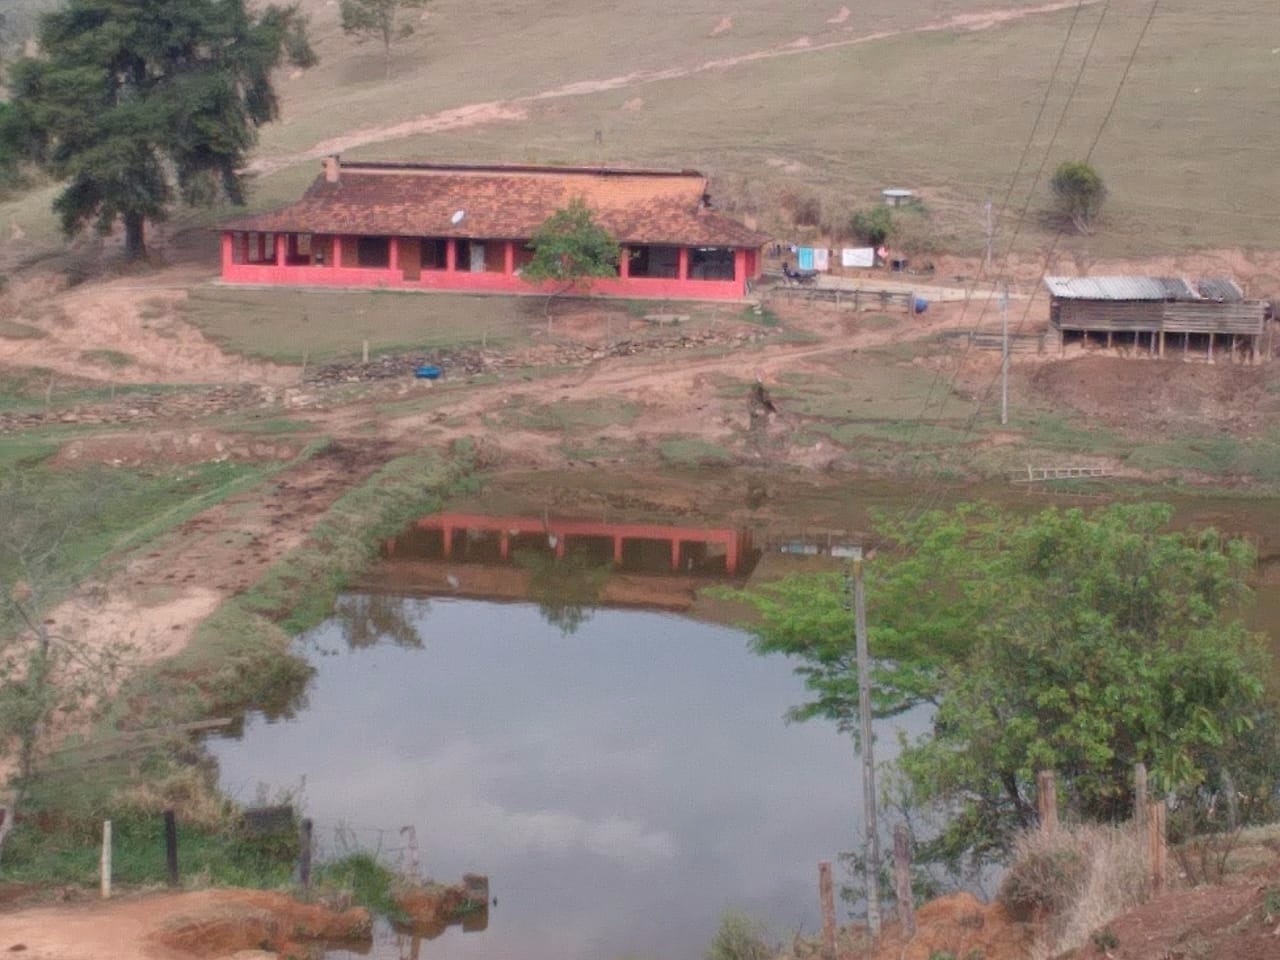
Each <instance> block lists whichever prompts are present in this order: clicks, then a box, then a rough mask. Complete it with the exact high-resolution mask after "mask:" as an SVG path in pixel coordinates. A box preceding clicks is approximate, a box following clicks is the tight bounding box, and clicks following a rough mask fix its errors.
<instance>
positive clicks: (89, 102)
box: [5, 0, 315, 258]
mask: <svg viewBox="0 0 1280 960" xmlns="http://www.w3.org/2000/svg"><path fill="white" fill-rule="evenodd" d="M39 40H40V54H39V56H37V57H25V58H22V59H20V60H18V61H16V62H15V63H14V64H13V66H12V67H11V69H10V92H11V100H12V109H13V110H14V111H15V113H16V116H15V117H14V118H13V122H11V123H9V124H7V133H6V136H5V141H6V142H7V143H8V145H9V149H10V150H13V149H18V150H20V151H21V152H22V153H23V154H24V155H26V156H28V157H29V158H30V159H31V160H33V161H34V162H35V163H37V164H38V165H39V166H41V167H42V168H44V169H45V170H47V171H48V172H49V173H50V174H51V175H52V176H54V177H55V178H57V179H59V180H62V181H66V187H65V188H64V189H63V191H62V192H61V193H60V194H59V195H58V197H57V199H56V200H55V201H54V210H55V211H56V212H57V213H58V214H59V216H60V218H61V221H62V227H63V229H64V230H65V231H66V232H67V233H68V234H73V233H76V232H78V231H79V230H81V229H83V228H84V227H85V226H87V225H89V224H90V223H92V224H93V225H95V226H96V227H97V229H98V230H100V231H102V232H107V231H109V230H111V228H112V227H113V226H114V224H115V223H116V222H117V221H119V222H121V223H122V224H123V226H124V235H125V252H126V255H127V256H128V257H130V258H136V257H141V256H143V255H144V254H145V252H146V244H145V233H144V230H145V224H146V222H147V221H148V220H150V221H152V222H155V221H159V220H163V219H164V218H165V216H166V214H167V212H168V210H169V208H170V206H171V205H172V203H173V202H174V200H175V196H178V197H180V198H181V199H182V200H183V201H185V202H187V203H193V204H208V203H211V202H213V201H214V200H215V199H216V198H217V197H219V196H220V195H225V196H226V197H228V198H229V199H230V200H231V201H232V202H235V203H241V202H243V200H244V191H243V184H242V181H241V175H240V170H241V169H242V168H243V167H244V165H245V162H246V159H247V156H248V152H249V149H250V148H251V147H252V146H253V144H254V142H255V141H256V138H257V128H258V127H260V126H261V125H262V124H264V123H268V122H269V121H271V120H274V119H275V118H276V116H277V115H278V113H279V103H278V101H277V98H276V93H275V89H274V87H273V84H272V72H273V71H274V70H275V68H276V67H278V66H279V65H280V64H281V63H283V62H284V61H285V60H286V59H287V60H288V61H289V62H291V63H294V64H297V65H299V66H307V65H310V64H312V63H314V61H315V58H314V56H313V54H312V53H311V49H310V47H309V46H308V44H307V39H306V31H305V21H304V18H303V17H302V16H301V15H300V14H299V12H298V9H297V7H296V6H292V7H276V6H268V7H266V8H265V9H264V10H263V11H262V12H261V13H250V12H249V10H248V9H247V7H246V3H245V0H67V2H66V4H65V6H63V7H62V8H61V9H60V10H58V11H56V12H54V13H50V14H47V15H46V16H44V17H42V18H41V20H40V28H39Z"/></svg>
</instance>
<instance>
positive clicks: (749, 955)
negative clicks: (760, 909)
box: [706, 910, 777, 960]
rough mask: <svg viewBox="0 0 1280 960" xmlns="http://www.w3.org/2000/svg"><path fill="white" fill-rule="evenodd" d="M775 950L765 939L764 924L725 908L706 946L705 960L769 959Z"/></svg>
mask: <svg viewBox="0 0 1280 960" xmlns="http://www.w3.org/2000/svg"><path fill="white" fill-rule="evenodd" d="M776 952H777V951H776V950H775V949H774V948H773V947H772V946H770V945H769V941H768V940H767V939H766V936H765V929H764V924H762V923H761V922H760V921H759V920H757V919H755V918H754V917H749V916H747V915H746V914H744V913H738V912H736V911H733V910H727V911H725V912H724V914H722V915H721V917H720V929H719V930H717V931H716V935H715V937H714V939H712V941H711V946H709V947H707V953H706V960H769V958H771V957H772V956H773V955H774V954H775V953H776Z"/></svg>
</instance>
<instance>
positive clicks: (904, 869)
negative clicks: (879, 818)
mask: <svg viewBox="0 0 1280 960" xmlns="http://www.w3.org/2000/svg"><path fill="white" fill-rule="evenodd" d="M893 889H894V896H895V897H896V899H897V901H898V918H899V919H900V920H901V921H902V932H903V933H904V934H905V935H906V936H908V937H914V936H915V933H916V905H915V900H914V898H913V896H912V893H911V837H910V835H909V834H908V833H907V826H906V824H904V823H900V824H898V825H897V826H896V827H894V828H893Z"/></svg>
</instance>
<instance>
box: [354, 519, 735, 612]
mask: <svg viewBox="0 0 1280 960" xmlns="http://www.w3.org/2000/svg"><path fill="white" fill-rule="evenodd" d="M386 557H387V561H388V562H387V563H385V564H384V565H383V567H382V568H381V569H380V570H379V571H378V575H377V576H378V586H379V588H380V589H395V590H397V591H409V592H414V593H426V594H430V593H458V594H461V595H464V596H484V597H490V598H498V599H512V600H514V599H525V598H527V596H528V590H529V578H530V574H529V563H528V562H524V563H522V562H520V561H521V560H522V559H523V560H525V561H528V560H529V558H534V559H539V558H541V559H542V560H552V561H554V560H564V559H566V558H569V559H571V560H573V561H574V563H576V564H579V565H583V566H586V567H594V568H599V567H608V568H609V569H610V574H609V576H608V579H607V580H606V582H605V583H604V587H603V591H602V594H601V597H600V600H601V602H603V603H605V604H615V605H623V606H655V607H667V608H675V609H682V608H685V607H687V606H689V604H691V603H692V601H693V597H694V593H695V591H696V590H697V589H698V588H699V587H701V586H704V585H705V584H706V582H707V581H709V580H717V579H723V580H730V579H735V578H742V577H745V576H747V575H748V574H750V572H751V569H752V567H753V566H754V565H755V561H756V559H757V557H758V551H755V550H753V548H752V545H751V535H750V533H749V532H748V531H746V530H736V529H730V528H708V527H678V526H664V525H656V524H638V523H607V522H603V521H587V520H556V519H550V518H547V519H544V518H541V517H488V516H482V515H477V514H462V513H441V514H435V515H433V516H429V517H423V518H422V519H420V520H418V521H417V522H416V523H415V524H414V525H413V526H412V527H411V528H410V529H409V530H408V531H406V532H405V533H403V534H401V535H400V536H399V537H396V538H395V539H393V540H390V541H388V543H387V544H386Z"/></svg>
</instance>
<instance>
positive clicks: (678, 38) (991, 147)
mask: <svg viewBox="0 0 1280 960" xmlns="http://www.w3.org/2000/svg"><path fill="white" fill-rule="evenodd" d="M35 5H36V4H32V3H27V4H25V6H27V7H31V6H35ZM304 6H305V7H307V9H308V10H309V12H310V13H311V15H312V32H313V34H314V37H315V42H316V46H317V49H318V50H319V53H320V55H321V58H322V62H321V64H320V66H319V67H317V68H315V69H313V70H311V71H308V72H307V73H305V74H303V75H300V76H293V75H282V76H281V77H280V78H279V82H280V92H281V94H282V101H283V114H282V118H281V120H280V122H278V123H275V124H272V125H269V126H268V127H266V128H264V130H263V133H262V140H261V144H260V148H259V151H258V156H259V157H260V158H261V159H263V160H265V161H268V162H271V163H274V164H277V165H278V164H279V163H281V162H284V164H285V165H284V167H283V168H281V169H278V170H277V171H276V172H274V173H271V174H269V175H265V176H263V177H261V178H259V179H258V180H257V181H256V182H255V184H254V185H253V188H252V190H251V204H252V206H253V207H255V208H262V207H270V206H274V205H278V204H280V203H283V202H287V201H288V200H291V199H293V198H295V197H296V196H297V195H298V193H299V192H300V191H301V189H302V188H303V186H305V184H306V183H307V182H309V181H310V179H311V178H312V177H313V176H314V174H315V171H316V163H315V161H314V160H305V161H303V160H298V159H296V155H297V154H299V153H300V152H303V151H308V150H314V149H315V148H316V147H317V145H318V144H322V143H323V142H324V141H326V140H329V139H331V138H334V137H340V136H345V135H349V134H351V133H352V132H354V131H362V130H370V129H383V128H387V127H390V126H392V125H394V124H397V123H404V122H405V121H411V120H413V119H415V118H419V117H423V116H428V115H431V114H434V113H437V112H439V111H442V110H450V109H455V108H458V107H462V106H466V105H471V104H483V103H488V102H494V101H504V100H512V99H519V98H530V99H527V100H525V101H524V102H522V103H521V104H520V106H521V107H522V108H523V109H525V110H526V111H527V114H528V115H527V118H526V119H524V120H521V121H510V122H501V123H491V124H486V125H479V126H470V127H466V126H463V127H458V128H454V129H450V130H443V131H439V132H435V133H431V134H422V135H416V136H407V137H405V136H395V137H394V138H391V139H384V140H382V141H380V142H375V143H370V144H368V145H365V146H357V147H353V148H348V149H346V150H345V153H346V154H347V155H349V156H351V157H381V158H387V157H396V158H406V157H422V158H430V159H437V160H446V159H453V160H471V161H476V160H489V161H545V162H588V163H597V162H601V163H619V164H660V165H663V166H696V167H700V168H702V169H705V170H707V171H709V172H711V173H713V174H715V175H716V177H717V190H718V196H719V199H720V200H721V201H722V202H724V203H725V204H726V205H727V206H729V207H731V208H733V209H738V210H741V211H743V212H748V211H755V212H758V213H759V214H760V215H761V220H762V223H765V224H766V225H767V224H770V223H772V224H773V225H775V226H777V225H778V220H777V218H776V217H772V216H771V214H772V213H773V212H774V211H775V210H776V208H777V203H778V201H779V199H780V198H782V197H783V196H784V195H785V194H786V193H788V192H791V193H793V194H794V193H796V192H802V193H803V192H808V193H811V194H813V195H814V196H817V197H818V198H819V199H820V200H821V201H822V203H823V219H824V221H826V222H828V223H830V224H833V225H839V224H841V223H843V222H844V221H845V220H847V217H848V215H849V213H851V212H852V211H853V210H855V209H858V208H859V207H862V206H865V205H867V204H869V203H871V202H874V201H875V199H876V198H877V197H878V190H879V189H880V188H881V187H884V186H887V185H890V184H892V185H899V186H908V187H912V188H914V189H916V190H918V191H919V192H920V194H921V195H922V196H923V197H924V198H925V201H926V204H927V206H928V209H929V210H930V213H931V217H932V220H931V223H932V228H933V231H934V234H935V239H937V240H940V241H941V242H942V243H943V244H945V245H948V246H953V247H956V248H959V249H963V250H969V251H974V250H977V249H978V247H979V246H980V244H981V242H982V206H983V204H984V202H985V201H986V199H987V198H988V196H990V197H992V198H993V199H994V201H995V203H996V205H997V207H999V206H1001V205H1002V203H1003V201H1004V198H1005V195H1006V193H1009V196H1010V206H1009V210H1008V216H1007V217H1006V219H1005V220H1004V221H1003V222H1002V229H1001V231H1000V241H1001V243H1002V244H1006V245H1007V244H1011V243H1012V244H1014V245H1015V246H1016V247H1017V248H1019V249H1020V250H1022V251H1024V252H1027V251H1040V250H1042V249H1044V248H1045V247H1046V246H1047V245H1048V244H1050V243H1051V242H1053V230H1052V228H1051V226H1050V225H1049V224H1047V223H1046V222H1043V212H1044V209H1045V205H1046V203H1047V200H1048V192H1047V188H1046V186H1045V183H1044V180H1043V178H1042V179H1041V181H1040V182H1039V183H1038V185H1035V187H1034V189H1033V180H1034V179H1035V173H1036V171H1037V169H1038V168H1039V166H1040V164H1041V162H1042V160H1045V161H1047V163H1048V168H1047V169H1049V170H1051V169H1052V166H1053V165H1054V164H1056V163H1057V162H1058V161H1060V160H1062V159H1066V158H1079V157H1083V156H1085V155H1086V154H1087V153H1088V151H1089V149H1090V145H1091V144H1092V142H1093V140H1094V138H1095V137H1098V143H1097V147H1096V150H1095V152H1094V154H1093V159H1094V161H1095V163H1096V165H1097V166H1098V168H1099V169H1100V171H1101V172H1102V174H1103V176H1104V177H1105V179H1106V181H1107V183H1108V185H1109V186H1110V189H1111V198H1110V200H1109V201H1108V204H1107V206H1106V208H1105V211H1104V216H1103V221H1102V223H1101V225H1100V227H1099V229H1098V230H1097V232H1096V234H1095V235H1094V236H1093V237H1092V238H1089V239H1087V240H1086V239H1082V238H1076V237H1068V238H1065V239H1064V240H1063V241H1062V246H1063V249H1064V250H1065V251H1067V252H1074V253H1077V254H1081V255H1085V256H1087V257H1098V256H1108V255H1138V256H1140V255H1144V254H1152V253H1167V252H1177V251H1183V250H1190V249H1199V248H1216V247H1226V246H1243V247H1264V246H1270V245H1274V242H1275V241H1274V223H1275V219H1274V216H1273V215H1272V214H1270V213H1269V212H1268V211H1269V210H1270V209H1272V208H1274V207H1275V206H1276V205H1277V203H1278V202H1280V178H1277V177H1275V175H1274V171H1273V169H1272V168H1273V164H1272V163H1271V162H1270V160H1269V156H1270V152H1271V151H1272V150H1273V146H1272V144H1271V137H1272V132H1273V131H1272V126H1273V124H1272V123H1271V121H1270V118H1271V116H1272V112H1273V111H1272V107H1271V104H1272V100H1273V95H1274V78H1275V71H1276V69H1277V63H1278V62H1280V61H1278V60H1277V57H1278V56H1280V55H1277V54H1275V53H1273V50H1274V49H1275V48H1276V46H1275V45H1276V42H1277V41H1276V28H1277V27H1280V10H1278V9H1277V8H1276V6H1275V4H1274V3H1273V2H1272V0H1224V2H1222V3H1218V4H1213V5H1211V6H1206V5H1204V4H1202V3H1198V2H1196V0H1164V2H1162V3H1161V4H1160V5H1159V7H1158V8H1157V13H1156V16H1155V19H1154V20H1153V21H1152V23H1151V26H1150V29H1149V30H1148V31H1147V32H1146V34H1145V36H1142V42H1141V44H1140V45H1138V41H1139V37H1140V35H1142V33H1143V27H1144V22H1145V18H1146V15H1147V13H1148V11H1149V10H1150V9H1151V8H1150V5H1149V4H1148V3H1147V2H1146V0H1113V2H1111V3H1110V4H1105V5H1104V4H1099V3H1092V4H1089V5H1087V6H1084V7H1083V8H1082V9H1081V11H1080V14H1079V17H1078V19H1076V20H1075V22H1074V25H1073V11H1072V10H1071V9H1064V10H1061V11H1058V12H1051V13H1039V14H1034V15H1031V16H1028V17H1026V18H1024V19H1020V20H1017V21H1015V22H1009V23H1005V24H1002V25H1000V26H997V27H994V28H992V29H987V30H978V31H963V30H957V29H942V30H932V31H929V32H914V33H895V31H903V30H913V29H918V28H920V27H921V26H922V25H924V24H927V23H930V22H938V21H940V20H945V19H946V18H947V17H951V16H954V15H957V14H961V13H965V12H974V11H990V10H992V9H1005V10H1008V9H1017V8H1029V7H1035V6H1037V4H1033V3H1030V2H1021V3H1011V2H1009V0H1003V2H1001V0H988V2H982V0H910V2H894V0H869V2H863V3H859V4H857V5H856V6H857V9H856V11H853V12H852V13H850V14H849V16H848V17H847V18H845V19H844V20H843V21H842V22H838V23H832V22H828V21H829V20H832V19H837V20H838V19H839V18H838V17H833V15H835V14H836V11H837V9H838V8H839V4H836V3H834V2H833V3H832V4H831V6H830V8H828V7H826V6H810V7H803V6H802V7H796V6H794V5H789V6H788V5H778V4H771V3H768V2H766V0H748V2H747V3H745V4H743V5H738V6H736V7H735V8H734V11H733V12H732V14H731V15H730V20H731V24H730V25H729V28H728V29H727V30H723V31H720V32H719V33H717V32H715V28H716V27H717V25H718V24H720V21H721V20H722V17H724V15H725V12H724V10H723V8H722V7H720V6H714V5H711V4H698V3H693V4H689V3H676V2H675V0H640V2H637V3H632V4H626V5H617V6H609V7H607V8H602V7H600V6H599V5H597V4H590V3H588V2H587V0H567V2H566V3H563V4H557V5H556V6H555V7H554V8H550V9H549V8H547V7H545V6H543V5H523V6H521V5H514V6H513V5H510V4H499V3H495V2H488V0H478V2H474V3H470V4H466V5H464V4H461V3H460V2H458V0H438V2H437V3H434V4H433V5H432V6H431V7H429V8H428V12H427V14H426V17H425V20H424V21H423V22H422V23H420V24H419V25H418V30H417V32H416V33H415V34H414V35H413V36H412V37H410V38H408V39H407V40H405V41H403V42H401V43H399V44H397V45H396V46H395V47H394V48H393V49H394V56H393V63H392V76H391V79H390V80H388V79H387V78H386V76H385V70H384V65H383V61H382V56H381V51H380V49H379V48H378V47H377V45H376V44H366V45H355V44H352V43H351V42H350V41H349V39H347V38H345V37H343V36H342V35H341V33H340V31H339V30H338V27H337V22H336V20H337V13H336V7H335V6H332V5H329V4H326V3H323V2H322V0H308V3H306V4H304ZM1100 18H1102V19H1101V23H1100V24H1099V20H1100ZM1096 27H1097V28H1099V29H1098V30H1097V39H1096V43H1092V47H1091V42H1092V38H1093V36H1094V31H1095V28H1096ZM1069 29H1070V34H1069V35H1068V30H1069ZM875 33H884V34H890V35H888V36H885V37H884V38H882V39H878V40H872V41H869V42H864V43H855V44H849V43H848V41H850V40H854V39H857V38H860V37H866V36H868V35H871V34H875ZM1064 40H1066V41H1067V42H1066V45H1065V53H1064V57H1063V61H1062V67H1061V69H1059V71H1058V73H1057V75H1056V77H1055V76H1053V66H1054V63H1055V60H1056V59H1057V57H1058V53H1059V50H1060V49H1063V43H1064ZM841 43H843V44H844V45H838V46H832V44H841ZM802 44H804V45H807V46H801V45H802ZM1135 47H1136V51H1137V52H1136V56H1135V57H1134V59H1133V63H1132V68H1131V69H1130V70H1129V72H1128V75H1127V79H1126V81H1125V84H1124V87H1123V90H1122V91H1121V95H1120V97H1119V99H1118V100H1117V101H1116V103H1115V108H1114V112H1112V113H1111V115H1110V118H1109V120H1108V122H1107V123H1106V125H1105V128H1104V127H1103V126H1102V122H1103V119H1104V117H1106V116H1107V114H1108V109H1109V106H1110V104H1111V102H1112V98H1113V97H1114V96H1115V94H1116V90H1117V87H1118V85H1119V83H1120V80H1121V77H1122V76H1124V75H1125V71H1126V67H1127V66H1128V63H1129V58H1130V55H1131V54H1133V53H1134V50H1135ZM779 51H785V52H786V53H787V55H783V56H756V57H755V59H750V60H749V61H748V62H744V63H738V64H736V65H721V66H715V65H714V64H716V63H717V62H723V61H726V60H730V59H732V58H737V57H744V56H752V55H757V54H762V53H769V52H773V53H777V52H779ZM1086 51H1088V58H1087V60H1086ZM709 64H710V65H711V66H708V65H709ZM1082 64H1083V69H1081V67H1082ZM662 71H669V74H668V75H667V78H666V79H657V78H656V77H659V76H662V75H663V74H662ZM1077 73H1078V74H1079V76H1080V82H1079V84H1078V86H1076V85H1075V83H1074V79H1075V77H1076V76H1077ZM1051 79H1052V83H1051V82H1050V81H1051ZM600 81H607V82H605V83H603V87H605V89H597V88H594V87H593V88H588V87H587V86H586V84H588V83H598V82H600ZM576 83H581V84H584V86H582V87H578V88H574V87H571V86H570V85H572V84H576ZM591 89H595V90H596V92H590V90H591ZM1046 90H1048V93H1049V96H1048V99H1047V101H1046V110H1045V113H1044V118H1043V120H1042V122H1041V123H1040V125H1039V127H1038V130H1037V132H1036V134H1035V136H1034V137H1033V138H1032V137H1031V133H1032V126H1033V122H1034V119H1035V117H1036V114H1037V111H1038V109H1039V107H1040V104H1041V98H1042V97H1043V96H1044V94H1045V92H1046ZM1059 121H1061V125H1060V127H1059ZM1099 131H1101V135H1100V136H1099ZM597 132H598V133H599V141H598V142H597ZM392 134H395V131H391V132H390V133H387V134H384V135H385V136H391V135H392ZM1029 138H1030V142H1031V147H1032V149H1031V150H1030V151H1029V153H1028V156H1027V160H1026V163H1024V164H1023V168H1022V172H1021V175H1020V176H1019V177H1018V178H1017V180H1016V183H1013V189H1012V191H1011V192H1009V191H1010V184H1011V181H1012V180H1013V175H1014V172H1015V169H1017V167H1018V164H1019V160H1020V158H1021V156H1022V152H1023V148H1024V146H1025V145H1026V144H1027V143H1028V140H1029ZM1051 140H1052V144H1051ZM290 157H293V158H295V159H293V160H292V161H290V160H289V158H290ZM1046 176H1047V174H1046ZM48 200H49V192H48V191H47V190H42V191H38V195H36V196H30V197H26V198H18V199H15V200H13V201H11V202H9V203H7V204H4V205H0V235H5V234H7V233H8V232H9V231H11V230H12V229H13V226H14V225H17V226H18V227H20V228H21V229H22V230H24V231H25V232H26V235H27V236H26V240H25V241H24V242H25V243H27V244H32V243H37V244H41V243H45V242H47V241H48V240H49V238H51V237H52V235H53V230H52V218H51V217H50V215H49V214H48V212H47V211H48ZM1024 207H1025V208H1026V210H1027V216H1026V218H1025V219H1023V220H1022V222H1021V226H1020V227H1018V228H1017V230H1018V236H1017V238H1016V241H1015V238H1014V236H1013V233H1014V230H1015V227H1014V223H1015V221H1016V220H1017V219H1018V216H1017V215H1018V214H1019V213H1020V212H1021V211H1022V210H1023V208H1024ZM223 215H226V211H217V212H215V214H213V215H212V216H214V217H216V216H223ZM210 218H211V215H209V214H200V215H197V216H195V217H194V218H179V219H180V221H181V220H183V219H194V221H195V222H200V223H207V222H209V221H210Z"/></svg>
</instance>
